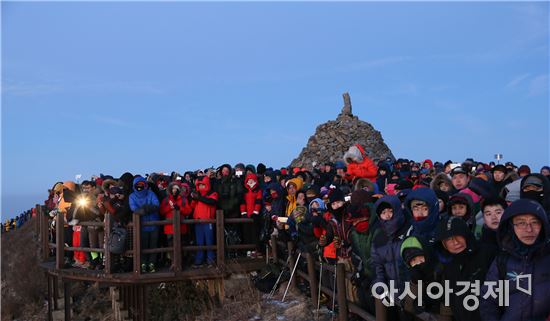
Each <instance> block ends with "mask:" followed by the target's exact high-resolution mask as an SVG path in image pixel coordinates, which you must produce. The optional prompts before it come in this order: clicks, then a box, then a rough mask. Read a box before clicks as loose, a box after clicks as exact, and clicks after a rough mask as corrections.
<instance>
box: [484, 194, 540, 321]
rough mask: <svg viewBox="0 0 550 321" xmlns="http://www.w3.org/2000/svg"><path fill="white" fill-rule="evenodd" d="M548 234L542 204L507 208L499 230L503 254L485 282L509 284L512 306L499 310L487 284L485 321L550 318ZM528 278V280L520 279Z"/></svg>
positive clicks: (524, 201) (527, 202) (521, 201)
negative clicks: (505, 282) (502, 281)
mask: <svg viewBox="0 0 550 321" xmlns="http://www.w3.org/2000/svg"><path fill="white" fill-rule="evenodd" d="M549 231H550V230H549V224H548V217H547V215H546V213H545V211H544V209H543V207H542V206H541V204H540V203H538V202H536V201H533V200H530V199H519V200H517V201H515V202H513V203H512V204H511V205H510V206H509V207H508V208H506V210H505V211H504V214H503V216H502V219H501V221H500V224H499V227H498V230H497V239H498V242H499V244H500V247H501V249H502V252H501V253H500V254H499V255H498V256H497V258H496V259H495V260H494V261H493V263H492V264H491V267H490V268H489V272H488V273H487V277H486V281H488V282H498V281H499V280H508V281H509V292H508V293H509V296H508V297H509V300H508V302H509V305H508V306H499V298H498V297H497V296H491V295H488V293H489V287H488V285H487V283H485V284H484V286H483V287H482V289H481V293H482V297H483V298H484V299H483V300H482V301H481V304H480V311H481V316H482V319H483V320H484V321H489V320H490V321H493V320H499V321H512V320H513V321H527V320H547V318H548V316H549V315H550V277H549V276H548V266H550V252H549V250H550V248H549V246H550V244H549V235H550V234H549ZM527 275H529V279H528V278H526V277H523V278H520V277H519V276H527ZM528 281H530V284H528ZM527 288H529V290H530V291H529V292H528V293H526V290H525V289H527ZM492 290H494V289H492Z"/></svg>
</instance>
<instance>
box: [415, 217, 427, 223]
mask: <svg viewBox="0 0 550 321" xmlns="http://www.w3.org/2000/svg"><path fill="white" fill-rule="evenodd" d="M427 218H428V217H427V216H413V219H414V220H415V221H416V222H421V221H423V220H425V219H427Z"/></svg>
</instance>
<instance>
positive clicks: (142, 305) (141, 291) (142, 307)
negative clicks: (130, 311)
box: [138, 284, 147, 320]
mask: <svg viewBox="0 0 550 321" xmlns="http://www.w3.org/2000/svg"><path fill="white" fill-rule="evenodd" d="M138 292H139V301H138V302H139V319H140V320H145V319H146V318H145V311H146V310H145V304H146V302H147V300H145V285H143V284H140V285H138Z"/></svg>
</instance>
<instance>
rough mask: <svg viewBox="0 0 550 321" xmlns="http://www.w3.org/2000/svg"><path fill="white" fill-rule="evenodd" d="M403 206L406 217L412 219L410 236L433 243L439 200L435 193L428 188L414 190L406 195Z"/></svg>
mask: <svg viewBox="0 0 550 321" xmlns="http://www.w3.org/2000/svg"><path fill="white" fill-rule="evenodd" d="M403 205H404V208H405V211H406V213H407V214H408V216H409V217H411V218H412V221H411V225H412V231H411V233H410V234H411V235H414V236H420V237H423V238H424V239H425V240H426V242H428V243H433V242H434V239H435V228H436V226H437V223H438V221H439V200H438V199H437V196H436V194H435V192H434V191H433V190H431V189H429V188H418V189H415V190H413V191H411V192H410V193H409V194H408V195H407V197H406V198H405V200H404V204H403Z"/></svg>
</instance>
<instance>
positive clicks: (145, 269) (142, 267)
mask: <svg viewBox="0 0 550 321" xmlns="http://www.w3.org/2000/svg"><path fill="white" fill-rule="evenodd" d="M145 272H147V265H145V263H141V273H145Z"/></svg>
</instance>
